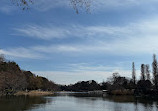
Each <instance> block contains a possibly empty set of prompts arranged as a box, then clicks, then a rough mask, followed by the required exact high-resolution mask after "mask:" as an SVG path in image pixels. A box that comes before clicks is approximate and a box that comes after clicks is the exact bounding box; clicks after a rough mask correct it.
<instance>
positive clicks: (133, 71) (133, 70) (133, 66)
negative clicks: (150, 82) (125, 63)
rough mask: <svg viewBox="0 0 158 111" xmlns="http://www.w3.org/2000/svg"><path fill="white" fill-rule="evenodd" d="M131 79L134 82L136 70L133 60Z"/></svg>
mask: <svg viewBox="0 0 158 111" xmlns="http://www.w3.org/2000/svg"><path fill="white" fill-rule="evenodd" d="M132 80H133V83H134V84H136V71H135V65H134V62H133V63H132Z"/></svg>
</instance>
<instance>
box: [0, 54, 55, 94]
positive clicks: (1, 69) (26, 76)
mask: <svg viewBox="0 0 158 111" xmlns="http://www.w3.org/2000/svg"><path fill="white" fill-rule="evenodd" d="M56 88H57V85H56V84H55V83H53V82H52V81H49V80H48V79H47V78H45V77H40V76H36V75H34V74H32V73H31V72H30V71H23V70H21V69H20V67H19V66H18V64H16V63H15V62H11V61H8V62H7V61H6V60H5V59H4V57H3V56H0V91H1V92H5V91H6V92H9V91H17V90H26V89H28V90H37V89H41V90H55V89H56Z"/></svg>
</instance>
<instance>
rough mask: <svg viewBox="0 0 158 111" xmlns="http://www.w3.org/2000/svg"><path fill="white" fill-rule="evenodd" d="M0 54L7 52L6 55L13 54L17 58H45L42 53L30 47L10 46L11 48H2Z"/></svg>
mask: <svg viewBox="0 0 158 111" xmlns="http://www.w3.org/2000/svg"><path fill="white" fill-rule="evenodd" d="M0 54H5V55H6V56H11V57H15V58H29V59H41V58H43V57H42V55H41V54H39V53H37V52H34V51H33V50H31V49H29V48H22V47H19V48H10V49H0Z"/></svg>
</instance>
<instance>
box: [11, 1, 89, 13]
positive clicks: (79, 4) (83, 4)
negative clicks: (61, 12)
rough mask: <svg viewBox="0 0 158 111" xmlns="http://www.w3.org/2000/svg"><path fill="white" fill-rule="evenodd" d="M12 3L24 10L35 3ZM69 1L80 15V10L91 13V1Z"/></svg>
mask: <svg viewBox="0 0 158 111" xmlns="http://www.w3.org/2000/svg"><path fill="white" fill-rule="evenodd" d="M11 1H12V3H13V4H16V5H17V6H20V7H22V9H23V10H25V9H29V6H30V5H31V4H33V3H34V0H11ZM69 1H70V4H71V5H72V7H73V9H74V10H75V11H76V13H77V14H78V13H79V9H85V10H86V12H89V11H90V4H91V0H69ZM36 2H38V1H36ZM54 3H55V1H54Z"/></svg>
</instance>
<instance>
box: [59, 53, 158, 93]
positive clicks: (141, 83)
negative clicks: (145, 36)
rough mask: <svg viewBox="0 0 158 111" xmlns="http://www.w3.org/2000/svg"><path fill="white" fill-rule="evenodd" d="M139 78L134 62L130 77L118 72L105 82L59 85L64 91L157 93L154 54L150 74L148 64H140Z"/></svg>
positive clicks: (157, 77) (157, 85)
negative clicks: (138, 77)
mask: <svg viewBox="0 0 158 111" xmlns="http://www.w3.org/2000/svg"><path fill="white" fill-rule="evenodd" d="M140 72H141V73H140V79H137V76H136V69H135V64H134V62H133V63H132V73H131V77H132V78H127V77H122V76H120V75H119V73H117V72H116V73H113V75H112V76H111V77H110V78H108V79H107V81H106V82H102V83H97V82H96V81H94V80H92V81H91V82H89V81H81V82H77V83H75V84H72V85H67V86H66V85H63V86H60V88H61V90H66V91H94V90H108V92H109V94H130V95H131V94H132V95H157V94H158V63H157V59H156V55H155V54H153V62H152V75H153V76H151V71H150V65H149V64H141V67H140Z"/></svg>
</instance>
